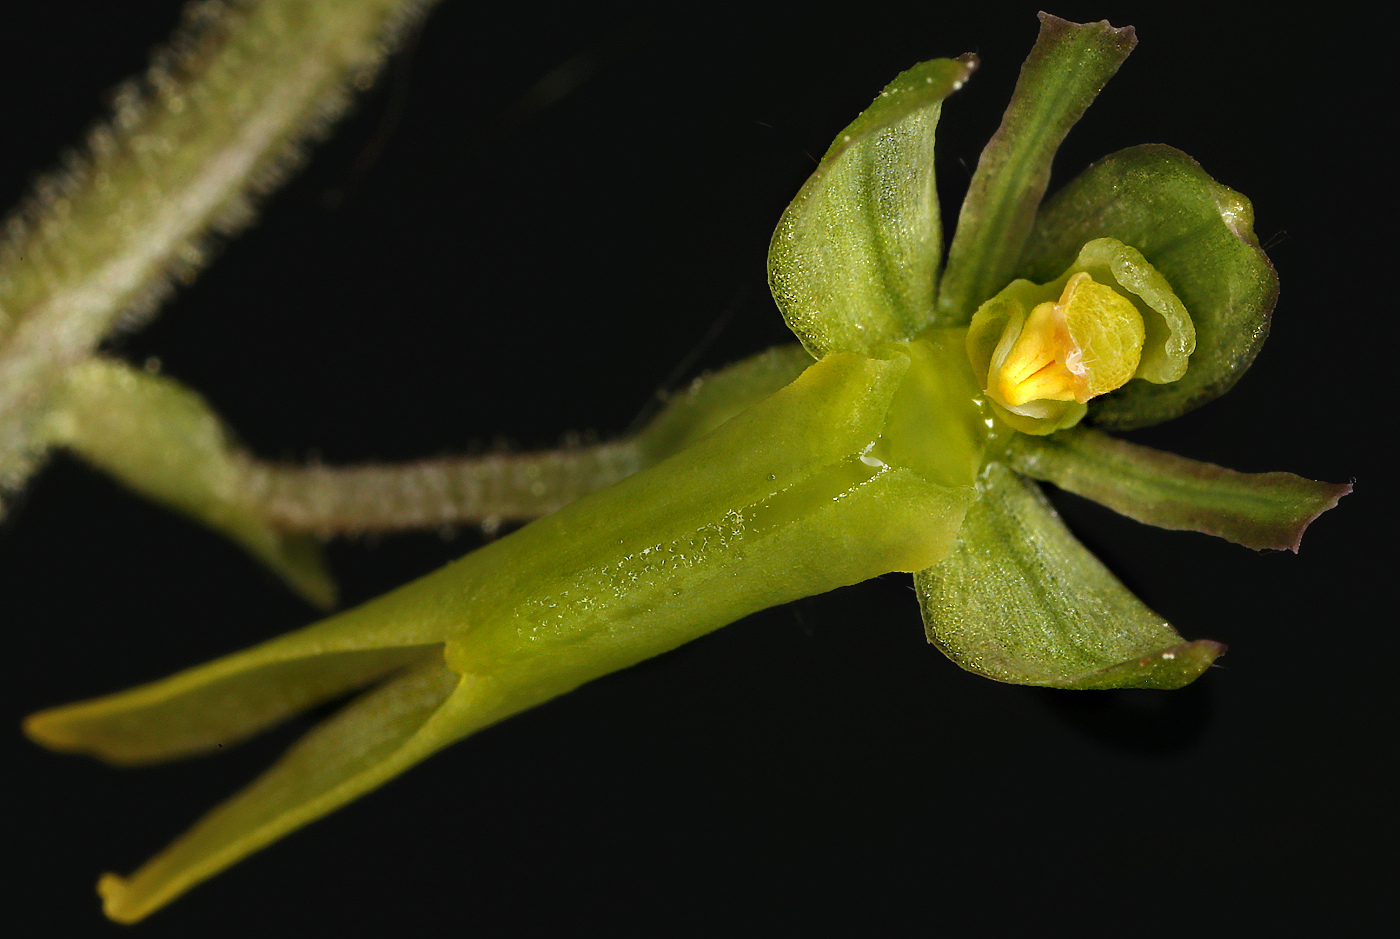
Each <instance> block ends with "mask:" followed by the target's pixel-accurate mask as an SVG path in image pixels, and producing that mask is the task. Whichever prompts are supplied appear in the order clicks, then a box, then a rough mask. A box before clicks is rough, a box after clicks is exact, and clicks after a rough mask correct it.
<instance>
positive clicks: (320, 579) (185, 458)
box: [45, 357, 335, 609]
mask: <svg viewBox="0 0 1400 939" xmlns="http://www.w3.org/2000/svg"><path fill="white" fill-rule="evenodd" d="M45 423H46V426H45V436H46V438H47V440H48V441H49V442H51V443H55V444H59V445H62V446H64V447H67V448H68V449H70V450H72V451H73V452H74V453H76V454H77V455H78V456H80V457H82V458H83V459H84V460H86V461H87V462H89V463H91V464H92V465H94V466H96V467H97V468H98V469H101V470H102V471H103V472H106V473H109V474H110V475H112V476H113V477H115V478H116V479H117V480H118V481H119V482H121V483H122V484H123V485H124V486H127V487H128V488H130V489H132V490H134V491H136V492H138V493H140V494H141V495H143V496H145V497H146V498H148V499H151V500H153V501H155V502H159V503H161V504H163V505H165V506H167V507H168V508H171V509H174V510H175V511H177V512H179V513H181V514H182V515H185V516H188V517H189V518H192V519H194V520H195V521H198V522H202V523H203V524H205V525H207V526H209V527H210V528H212V529H214V530H215V531H217V532H219V533H220V534H222V535H224V536H226V537H228V538H230V539H232V540H233V541H235V542H237V543H238V544H239V545H240V546H241V547H242V548H243V549H244V550H245V551H247V552H248V553H249V554H251V555H253V557H255V558H257V559H258V560H259V561H261V562H262V563H264V564H266V565H267V566H268V567H270V568H272V570H273V571H274V572H276V573H277V575H278V576H280V577H281V578H282V579H283V580H284V581H285V582H286V583H287V585H288V586H289V587H291V588H292V589H293V590H295V591H296V592H297V593H299V594H301V596H303V597H304V598H306V599H307V600H309V601H310V602H311V603H313V604H315V605H316V606H319V607H321V608H323V609H324V608H326V607H329V606H331V605H333V604H334V602H335V583H334V582H333V581H332V580H331V576H330V573H329V571H328V570H327V569H326V563H325V559H324V558H323V557H322V554H321V546H320V543H319V542H318V541H316V540H315V539H314V538H312V537H311V536H309V535H305V534H293V533H288V532H284V531H281V530H279V529H277V528H274V527H273V526H272V525H271V524H270V523H269V522H268V521H267V519H266V517H265V516H264V515H263V513H262V512H261V511H260V510H259V509H258V508H257V507H255V506H254V505H253V504H252V503H251V502H250V501H248V500H247V499H246V498H244V496H243V492H242V465H241V464H240V462H239V456H238V454H237V453H236V452H235V451H234V449H233V446H232V444H231V442H230V440H229V434H228V431H227V430H226V429H225V427H224V425H223V422H222V421H220V420H219V417H218V415H217V414H215V413H214V411H213V409H212V408H210V407H209V404H208V402H206V401H205V400H204V399H203V398H202V397H200V396H199V395H198V394H196V393H195V392H193V391H191V390H190V389H188V388H186V387H185V386H184V385H182V384H180V383H179V382H177V381H175V380H173V379H170V378H166V377H164V376H162V375H152V374H149V373H147V372H145V371H142V370H140V369H135V368H132V367H131V366H129V365H126V364H125V363H123V362H118V361H115V360H112V359H103V358H100V357H94V358H91V359H88V360H87V361H86V362H83V363H81V364H79V365H76V366H74V367H73V368H72V369H71V370H70V371H69V374H68V378H67V381H66V382H65V383H64V385H63V387H62V389H61V392H60V394H59V395H58V396H57V400H56V402H55V405H54V407H53V408H52V409H51V411H50V412H49V413H48V415H47V418H46V422H45Z"/></svg>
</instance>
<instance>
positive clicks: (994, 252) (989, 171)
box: [938, 13, 1137, 326]
mask: <svg viewBox="0 0 1400 939" xmlns="http://www.w3.org/2000/svg"><path fill="white" fill-rule="evenodd" d="M1136 44H1137V37H1136V35H1135V34H1134V32H1133V28H1132V27H1131V26H1128V27H1124V28H1122V29H1115V28H1114V27H1112V26H1110V25H1109V24H1108V21H1107V20H1105V21H1103V22H1099V23H1083V24H1081V23H1070V22H1068V21H1066V20H1062V19H1060V18H1059V17H1057V16H1051V15H1050V14H1048V13H1041V14H1040V35H1039V36H1038V37H1037V39H1036V43H1035V47H1034V48H1032V49H1031V53H1030V55H1029V56H1028V57H1027V58H1026V61H1025V64H1024V65H1022V66H1021V76H1020V78H1019V79H1018V80H1017V82H1016V90H1015V92H1014V93H1013V94H1012V97H1011V103H1010V104H1009V105H1008V106H1007V108H1006V113H1005V114H1004V115H1003V116H1002V120H1001V127H1000V128H998V129H997V132H996V134H995V135H994V136H993V137H992V139H991V140H990V141H988V143H987V146H986V147H985V148H984V149H983V150H982V156H981V158H980V159H979V160H978V162H977V170H976V172H974V173H973V175H972V183H971V184H970V185H969V187H968V190H967V196H966V198H964V199H963V204H962V210H961V212H960V213H959V214H958V227H957V232H956V233H955V234H954V235H953V243H952V245H951V246H950V247H949V249H948V268H947V272H946V273H945V275H944V279H943V287H942V289H941V291H940V293H939V296H938V323H939V325H942V326H965V325H967V322H968V320H969V319H970V318H971V316H972V314H973V312H974V311H975V310H976V309H977V307H978V305H979V304H981V303H982V301H984V300H986V299H987V298H988V297H990V296H992V295H993V294H995V293H996V292H997V291H998V290H1000V289H1001V288H1002V287H1004V286H1006V284H1007V283H1008V282H1009V281H1010V280H1011V279H1012V278H1013V277H1015V276H1017V262H1018V261H1019V260H1020V258H1021V250H1022V247H1023V246H1024V245H1025V243H1026V238H1027V236H1028V235H1029V234H1030V231H1031V226H1032V224H1033V222H1034V220H1035V214H1036V209H1037V208H1038V207H1039V206H1040V200H1041V199H1042V198H1044V196H1045V189H1046V186H1047V185H1048V184H1049V181H1050V163H1051V161H1052V160H1053V159H1054V156H1055V151H1056V150H1057V149H1058V148H1059V146H1060V143H1061V141H1063V140H1064V138H1065V135H1066V134H1067V133H1068V132H1069V129H1070V128H1071V127H1073V126H1074V124H1075V122H1076V121H1078V120H1079V118H1080V117H1081V116H1082V115H1083V114H1084V111H1085V109H1087V108H1088V107H1089V105H1090V104H1091V103H1093V100H1094V98H1095V97H1096V96H1097V95H1098V93H1099V91H1100V90H1102V89H1103V86H1104V85H1105V84H1106V83H1107V82H1108V80H1109V79H1110V78H1112V77H1113V74H1114V73H1115V72H1117V71H1118V67H1119V66H1120V65H1122V64H1123V60H1124V59H1126V58H1127V57H1128V54H1129V53H1130V52H1132V51H1133V46H1135V45H1136ZM1088 240H1089V239H1088V238H1081V239H1080V242H1079V243H1080V244H1083V243H1084V242H1085V241H1088ZM1122 240H1123V241H1128V239H1126V238H1125V239H1122ZM1128 243H1129V244H1131V243H1132V242H1128ZM1077 247H1078V246H1077V245H1076V248H1077ZM1072 257H1073V254H1071V255H1070V256H1069V257H1067V258H1065V264H1061V265H1060V267H1059V269H1057V270H1055V271H1053V272H1051V273H1050V274H1049V275H1048V276H1044V277H1040V278H1038V280H1040V281H1046V280H1050V279H1051V278H1052V277H1055V276H1057V275H1058V274H1059V273H1060V270H1063V269H1064V267H1065V265H1066V264H1068V262H1069V261H1070V259H1071V258H1072ZM1032 279H1036V278H1032Z"/></svg>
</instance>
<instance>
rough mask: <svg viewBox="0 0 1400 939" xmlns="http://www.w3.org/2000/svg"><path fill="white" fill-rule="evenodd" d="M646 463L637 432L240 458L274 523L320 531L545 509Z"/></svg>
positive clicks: (533, 513) (513, 515)
mask: <svg viewBox="0 0 1400 939" xmlns="http://www.w3.org/2000/svg"><path fill="white" fill-rule="evenodd" d="M641 467H642V457H641V453H640V450H639V448H638V446H637V444H636V442H635V441H630V440H624V441H618V442H615V443H604V444H598V445H595V446H588V447H569V448H565V449H561V450H548V451H541V452H538V453H497V454H487V455H485V456H478V457H444V458H442V459H438V460H420V461H417V462H413V463H406V464H394V465H381V464H366V465H363V466H323V465H316V464H312V465H309V466H296V465H290V464H276V463H264V462H257V461H253V460H248V461H247V462H246V463H245V464H244V470H243V480H242V485H241V486H240V488H241V489H242V491H243V493H244V495H245V497H246V498H248V499H249V500H250V501H251V502H252V503H253V505H254V506H255V507H256V509H257V511H258V512H259V513H260V514H261V515H263V516H264V517H265V518H266V519H267V520H268V522H270V523H271V524H272V525H273V526H275V527H277V528H281V529H283V530H288V531H307V532H312V533H314V534H317V535H320V536H322V537H331V536H333V535H348V534H360V533H365V532H377V531H402V530H404V529H413V528H431V527H434V526H438V525H452V524H459V523H464V522H465V523H475V524H480V525H481V526H482V527H484V528H486V529H487V530H488V531H491V530H493V529H494V528H495V527H496V526H497V525H499V524H500V523H501V522H504V521H512V520H526V519H533V518H538V517H540V516H541V515H548V514H549V513H550V512H554V511H556V510H558V509H560V508H563V507H564V506H566V505H568V504H569V503H570V502H573V501H575V500H577V499H578V498H580V497H581V496H584V495H587V494H588V493H590V492H595V491H597V490H599V489H603V488H605V487H607V486H611V485H612V484H613V483H615V482H617V481H618V480H621V479H623V478H625V477H627V476H630V475H632V474H633V473H635V472H636V471H637V470H639V469H641Z"/></svg>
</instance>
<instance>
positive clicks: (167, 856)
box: [97, 654, 490, 923]
mask: <svg viewBox="0 0 1400 939" xmlns="http://www.w3.org/2000/svg"><path fill="white" fill-rule="evenodd" d="M475 690H476V689H475V688H474V686H472V685H471V684H470V683H469V682H464V681H463V680H462V677H461V676H459V675H457V674H456V673H454V672H452V671H451V670H450V669H448V668H447V667H446V666H445V665H444V664H443V661H442V656H441V654H434V655H432V656H431V657H429V658H428V659H426V660H424V661H422V662H421V663H420V664H418V665H416V666H415V667H412V668H409V669H407V670H405V671H404V672H403V673H401V674H400V675H398V676H396V677H395V678H393V679H391V680H389V681H387V682H385V683H384V684H382V685H380V686H379V687H378V688H375V689H373V690H372V691H369V692H367V693H366V694H364V695H361V696H360V697H359V698H357V699H355V700H354V701H353V702H351V703H350V704H348V705H347V706H346V707H345V708H343V709H342V710H341V711H340V712H339V713H337V714H336V715H335V716H334V717H332V718H330V719H329V720H327V721H325V722H324V723H322V724H320V725H319V726H317V727H316V728H315V729H314V730H312V731H311V732H310V733H308V734H307V735H306V736H304V737H303V738H302V739H300V740H299V741H297V742H296V743H295V744H293V745H292V747H291V748H289V749H288V750H287V752H286V753H285V754H283V756H282V758H281V759H280V760H278V761H277V763H275V764H274V765H273V766H272V767H271V768H269V769H268V770H267V771H266V772H265V773H263V774H262V775H261V776H259V777H258V778H257V779H256V780H254V781H253V782H252V783H251V784H250V785H248V786H247V787H245V788H244V789H243V790H242V791H240V792H238V793H237V794H235V795H234V796H233V797H232V798H230V799H229V800H228V801H226V802H224V803H223V804H222V805H219V806H218V807H216V808H215V809H214V810H213V811H211V812H209V813H208V814H207V815H205V816H204V817H203V818H201V819H200V820H199V821H198V822H197V823H196V824H195V825H194V827H193V828H191V829H190V830H189V831H187V832H186V833H185V834H184V835H182V836H181V837H180V838H178V839H177V840H176V841H174V842H173V843H172V844H171V845H170V846H169V847H167V848H166V849H165V850H164V851H162V852H161V853H159V854H157V855H156V856H155V857H153V858H151V859H150V860H149V861H147V862H146V863H145V864H143V865H142V866H141V868H140V869H139V870H137V871H136V872H135V873H133V874H132V875H131V876H130V877H120V876H118V875H116V874H104V875H103V876H102V877H101V879H100V880H99V881H98V883H97V891H98V893H99V894H101V896H102V905H103V911H104V912H105V913H106V914H107V916H108V917H109V918H111V919H113V920H115V921H117V922H119V923H133V922H136V921H138V920H140V919H143V918H145V917H146V916H147V915H149V914H150V913H151V912H153V911H154V910H156V909H159V908H160V907H161V906H164V905H165V904H166V903H169V902H170V901H171V900H172V899H174V898H175V897H177V896H179V895H180V894H182V893H184V892H185V891H186V890H189V889H190V888H191V887H193V886H195V885H196V884H198V883H200V882H201V881H204V880H207V879H208V878H210V877H212V876H214V875H215V874H217V873H219V872H220V871H222V870H224V869H225V868H227V867H228V866H229V865H230V864H233V863H234V862H236V861H238V860H241V859H242V858H244V857H246V856H247V855H249V854H251V853H252V852H254V851H256V850H258V849H259V848H262V847H264V846H265V845H267V844H268V843H270V842H272V841H275V840H276V839H278V838H280V837H282V836H283V835H285V834H286V833H287V832H289V831H293V830H295V829H297V828H300V827H301V826H303V825H305V824H306V823H307V822H310V821H312V820H314V819H316V818H319V817H321V816H323V815H325V814H326V813H327V812H330V811H332V810H333V809H336V808H338V807H340V806H342V805H344V804H345V803H346V802H349V801H351V800H352V799H355V798H358V797H359V796H361V795H364V794H365V793H366V792H368V791H369V790H371V789H374V788H377V787H378V786H380V785H383V784H384V783H385V782H387V781H388V780H390V779H392V778H393V777H395V776H397V775H398V774H399V773H401V772H403V771H404V770H406V769H408V768H409V767H411V766H413V765H415V764H416V763H419V762H420V761H422V760H423V759H425V758H427V757H428V756H430V755H431V754H433V753H434V752H436V751H437V750H439V749H441V748H442V747H444V746H446V745H448V744H450V743H452V742H454V741H455V740H457V739H458V738H459V737H460V736H461V732H460V721H459V719H458V714H457V712H458V711H460V710H461V709H462V707H463V705H464V702H471V701H472V699H473V698H475V697H481V695H473V694H472V692H473V691H475ZM489 696H490V692H489V690H487V692H486V697H488V698H489ZM473 703H475V702H473Z"/></svg>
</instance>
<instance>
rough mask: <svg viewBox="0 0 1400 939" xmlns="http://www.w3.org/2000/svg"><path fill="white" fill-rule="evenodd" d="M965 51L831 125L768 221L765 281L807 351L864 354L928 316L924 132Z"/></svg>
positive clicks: (928, 197)
mask: <svg viewBox="0 0 1400 939" xmlns="http://www.w3.org/2000/svg"><path fill="white" fill-rule="evenodd" d="M976 65H977V60H976V57H974V56H964V57H963V58H961V59H933V60H932V61H929V62H922V63H920V64H919V65H916V66H914V67H913V68H911V69H909V70H908V71H906V72H903V73H901V74H900V75H899V77H898V78H896V79H895V80H894V81H892V82H890V83H889V85H887V86H886V87H885V90H884V91H882V92H880V96H879V97H878V98H876V99H875V102H874V103H873V104H871V105H870V107H868V108H866V109H865V111H864V112H862V113H861V115H860V116H859V117H857V118H856V119H855V120H854V121H853V122H851V124H850V125H849V126H848V127H847V128H846V129H845V130H843V131H842V132H841V133H840V134H838V135H837V137H836V140H835V141H834V142H833V143H832V145H831V148H830V149H829V150H827V152H826V155H825V156H824V157H823V158H822V161H821V163H820V164H818V166H817V169H816V171H815V172H814V173H813V174H812V176H811V177H810V178H809V179H808V180H807V182H806V183H805V184H804V185H803V187H802V189H801V190H800V191H799V192H798V193H797V197H796V198H795V199H793V201H792V204H791V205H789V206H788V208H787V210H786V211H785V212H784V213H783V217H782V218H781V219H780V220H779V221H778V227H777V230H776V231H774V233H773V240H772V243H771V244H770V246H769V249H768V282H769V286H770V287H771V288H772V291H773V298H774V300H776V301H777V304H778V308H779V309H780V310H782V313H783V318H784V319H785V320H786V321H787V324H788V327H789V328H790V329H791V330H792V331H793V333H794V334H795V335H796V336H797V338H798V339H800V340H801V341H802V344H803V345H804V346H806V348H807V350H808V351H809V352H811V353H812V355H813V356H818V357H820V356H822V355H825V354H827V353H829V352H869V351H870V350H871V349H873V348H874V347H875V346H877V345H879V344H880V343H882V342H890V341H898V340H902V339H908V338H910V337H911V336H913V335H914V334H915V333H917V332H918V331H919V330H920V329H922V328H923V327H925V326H927V325H928V324H929V323H930V322H932V319H933V301H934V297H935V296H936V294H937V290H938V265H939V260H940V256H941V254H942V252H943V235H942V221H941V220H940V217H939V212H938V191H937V188H936V186H935V184H934V160H933V148H934V132H935V130H936V128H937V126H938V116H939V112H940V110H941V108H942V103H943V99H944V98H946V97H947V96H948V95H950V94H952V93H953V92H954V91H956V90H957V89H958V88H960V87H962V84H963V82H964V81H966V80H967V77H968V75H970V74H971V73H972V70H973V69H974V68H976Z"/></svg>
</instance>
